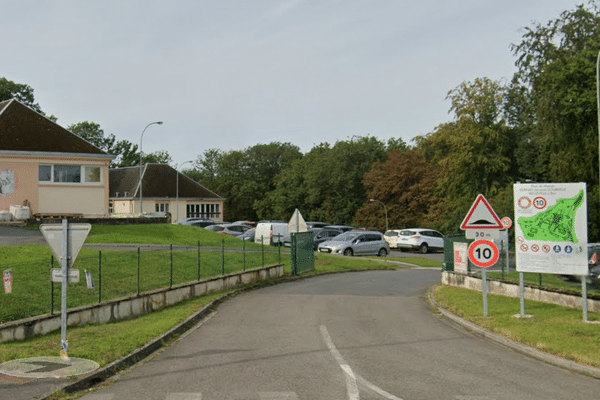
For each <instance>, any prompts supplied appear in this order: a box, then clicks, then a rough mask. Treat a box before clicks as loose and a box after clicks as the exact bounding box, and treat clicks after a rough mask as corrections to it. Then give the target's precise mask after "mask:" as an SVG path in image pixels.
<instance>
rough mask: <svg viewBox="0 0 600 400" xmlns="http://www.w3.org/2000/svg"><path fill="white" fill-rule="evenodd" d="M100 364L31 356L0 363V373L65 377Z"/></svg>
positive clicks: (84, 371)
mask: <svg viewBox="0 0 600 400" xmlns="http://www.w3.org/2000/svg"><path fill="white" fill-rule="evenodd" d="M99 367H100V365H99V364H98V363H97V362H95V361H92V360H84V359H82V358H72V357H71V358H70V359H69V361H65V360H63V359H62V358H60V357H31V358H20V359H18V360H12V361H7V362H5V363H2V364H0V374H5V375H11V376H21V377H24V378H65V377H68V376H74V375H83V374H87V373H89V372H93V371H95V370H97V369H98V368H99Z"/></svg>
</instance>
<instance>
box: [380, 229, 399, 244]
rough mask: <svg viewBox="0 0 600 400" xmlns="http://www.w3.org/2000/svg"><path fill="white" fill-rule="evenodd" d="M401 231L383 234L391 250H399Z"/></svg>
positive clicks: (395, 230)
mask: <svg viewBox="0 0 600 400" xmlns="http://www.w3.org/2000/svg"><path fill="white" fill-rule="evenodd" d="M400 232H401V230H400V229H390V230H389V231H386V232H385V233H384V234H383V237H384V238H385V241H386V242H388V244H389V245H390V249H397V248H398V238H399V237H400Z"/></svg>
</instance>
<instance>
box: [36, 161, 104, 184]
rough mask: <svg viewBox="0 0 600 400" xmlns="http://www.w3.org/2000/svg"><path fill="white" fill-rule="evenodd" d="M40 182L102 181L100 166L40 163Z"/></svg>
mask: <svg viewBox="0 0 600 400" xmlns="http://www.w3.org/2000/svg"><path fill="white" fill-rule="evenodd" d="M38 180H39V181H40V182H55V183H88V184H100V183H102V167H101V166H99V165H60V164H56V165H40V166H39V168H38Z"/></svg>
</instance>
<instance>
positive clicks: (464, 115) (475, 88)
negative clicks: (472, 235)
mask: <svg viewBox="0 0 600 400" xmlns="http://www.w3.org/2000/svg"><path fill="white" fill-rule="evenodd" d="M505 92H506V87H505V86H504V85H502V84H500V83H499V82H495V81H492V80H490V79H487V78H478V79H476V80H475V81H473V82H464V83H462V84H461V85H459V86H458V87H457V88H456V89H454V90H451V91H450V92H449V94H448V97H449V99H450V100H451V103H452V106H451V111H454V113H455V121H453V122H449V123H445V124H442V125H440V126H439V127H438V128H437V129H436V130H435V131H434V132H432V133H430V134H428V135H427V136H425V137H417V138H416V141H417V143H418V146H419V148H420V149H421V151H423V152H424V153H423V154H424V155H425V157H426V159H427V160H428V161H429V162H430V163H432V164H434V165H437V166H438V167H439V174H438V176H437V179H436V183H435V186H436V194H437V196H438V200H437V201H435V202H433V203H432V205H431V207H430V209H429V212H428V214H427V218H428V219H429V224H430V225H434V226H436V227H438V228H439V229H441V230H444V231H446V232H452V231H456V230H458V227H459V225H460V221H461V220H462V218H463V217H464V215H465V213H466V212H467V211H468V207H469V205H470V204H471V203H472V201H473V199H474V198H475V196H476V195H477V194H479V193H481V194H484V195H485V196H486V197H494V196H496V195H499V194H501V193H504V191H505V188H506V187H507V185H509V184H510V183H511V182H513V180H514V175H515V174H516V164H515V159H514V156H513V155H514V152H513V146H514V142H515V137H514V134H515V131H514V129H512V128H511V127H509V126H508V125H507V123H506V115H505V113H504V112H503V110H504V101H505V100H504V99H505V95H504V94H505Z"/></svg>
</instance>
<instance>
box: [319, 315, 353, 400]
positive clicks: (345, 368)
mask: <svg viewBox="0 0 600 400" xmlns="http://www.w3.org/2000/svg"><path fill="white" fill-rule="evenodd" d="M321 336H323V340H324V341H325V344H326V345H327V348H328V349H329V352H330V353H331V354H332V355H333V358H335V361H337V363H338V364H339V366H340V367H341V368H342V370H343V371H344V372H345V375H346V389H347V390H348V398H349V399H350V400H359V399H360V394H359V393H358V385H357V384H356V377H355V376H354V373H353V372H352V368H350V366H349V365H348V364H346V361H345V360H344V357H342V355H341V354H340V352H339V351H338V350H337V349H336V348H335V345H334V344H333V340H331V336H329V332H327V328H326V327H325V325H321Z"/></svg>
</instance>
